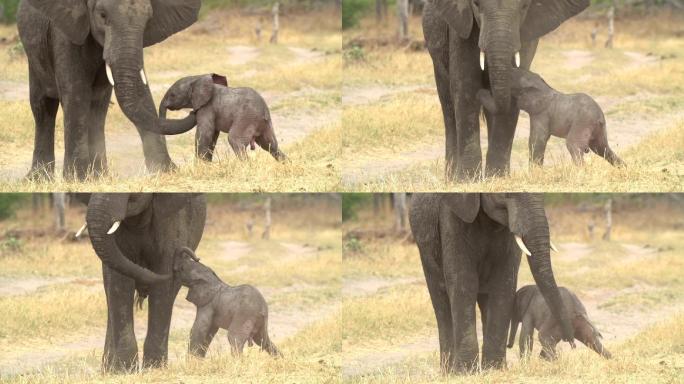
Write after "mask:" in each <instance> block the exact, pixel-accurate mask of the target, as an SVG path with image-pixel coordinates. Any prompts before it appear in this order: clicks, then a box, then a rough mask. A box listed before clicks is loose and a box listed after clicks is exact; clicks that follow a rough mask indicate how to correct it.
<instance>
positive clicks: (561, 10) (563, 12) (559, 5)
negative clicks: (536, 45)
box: [520, 0, 589, 41]
mask: <svg viewBox="0 0 684 384" xmlns="http://www.w3.org/2000/svg"><path fill="white" fill-rule="evenodd" d="M588 6H589V0H532V1H531V3H530V8H529V9H528V10H527V16H526V17H525V22H524V23H523V24H522V27H521V28H520V38H521V39H522V40H523V41H530V40H534V39H537V38H539V37H542V36H544V35H546V34H547V33H549V32H551V31H553V30H554V29H556V28H558V26H559V25H561V24H562V23H563V22H564V21H565V20H567V19H569V18H571V17H572V16H575V15H576V14H578V13H580V12H582V11H583V10H584V9H586V8H587V7H588Z"/></svg>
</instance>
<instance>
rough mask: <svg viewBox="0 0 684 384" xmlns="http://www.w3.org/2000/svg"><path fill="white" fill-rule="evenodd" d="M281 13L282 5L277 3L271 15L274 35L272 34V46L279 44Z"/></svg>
mask: <svg viewBox="0 0 684 384" xmlns="http://www.w3.org/2000/svg"><path fill="white" fill-rule="evenodd" d="M279 11H280V3H279V2H277V1H276V3H275V4H273V8H272V9H271V13H272V14H273V33H272V34H271V40H270V42H271V44H278V30H279V29H280V20H279V19H278V13H279Z"/></svg>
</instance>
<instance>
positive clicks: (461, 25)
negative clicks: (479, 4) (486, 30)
mask: <svg viewBox="0 0 684 384" xmlns="http://www.w3.org/2000/svg"><path fill="white" fill-rule="evenodd" d="M432 6H433V8H434V10H435V11H436V12H435V13H436V14H438V15H440V16H441V18H442V19H443V20H444V21H445V22H446V23H447V24H448V25H449V27H451V28H453V29H454V30H455V31H456V33H458V37H460V38H461V39H467V38H468V37H469V36H470V31H471V30H472V29H473V10H472V8H471V7H470V1H469V0H432Z"/></svg>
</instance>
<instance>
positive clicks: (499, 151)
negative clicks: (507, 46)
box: [476, 35, 539, 177]
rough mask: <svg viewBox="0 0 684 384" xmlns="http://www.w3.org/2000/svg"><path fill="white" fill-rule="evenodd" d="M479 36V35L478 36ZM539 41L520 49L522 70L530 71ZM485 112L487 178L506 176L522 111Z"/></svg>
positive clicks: (531, 42)
mask: <svg viewBox="0 0 684 384" xmlns="http://www.w3.org/2000/svg"><path fill="white" fill-rule="evenodd" d="M476 36H477V35H476ZM538 42H539V39H536V40H532V41H526V42H523V43H522V46H521V48H520V60H521V62H520V68H524V69H527V70H529V69H530V66H531V65H532V59H534V55H535V53H536V52H537V44H538ZM484 112H485V118H486V120H487V142H488V147H487V164H486V166H485V176H487V177H491V176H505V175H508V172H509V171H510V164H511V149H512V147H513V137H514V135H515V128H516V125H517V123H518V116H519V115H520V109H518V108H517V107H515V106H511V108H510V109H509V110H508V112H501V113H497V114H493V113H491V112H488V111H487V110H485V111H484Z"/></svg>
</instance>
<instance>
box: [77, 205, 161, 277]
mask: <svg viewBox="0 0 684 384" xmlns="http://www.w3.org/2000/svg"><path fill="white" fill-rule="evenodd" d="M127 201H128V199H127V196H126V195H122V194H114V195H105V196H101V195H100V196H93V197H92V198H91V200H90V203H89V204H88V212H87V214H86V222H87V224H88V233H89V235H90V242H91V243H92V245H93V249H94V250H95V253H96V254H97V256H98V257H99V258H100V259H101V260H102V262H103V263H104V264H105V265H107V266H108V267H110V268H112V269H114V270H115V271H117V272H119V273H121V274H124V275H126V276H129V277H131V278H133V279H135V280H136V281H140V282H142V283H145V284H155V283H159V282H162V281H166V280H168V279H169V278H171V275H160V274H157V273H154V272H152V271H150V270H148V269H145V268H143V267H141V266H139V265H137V264H135V263H134V262H133V261H131V260H130V259H128V258H127V257H126V256H125V255H124V254H123V253H121V250H119V247H118V246H117V244H116V239H115V237H116V233H112V234H107V231H109V229H110V228H111V226H112V224H113V223H114V222H116V221H121V220H123V219H124V218H125V214H126V202H127ZM119 230H121V229H119Z"/></svg>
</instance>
